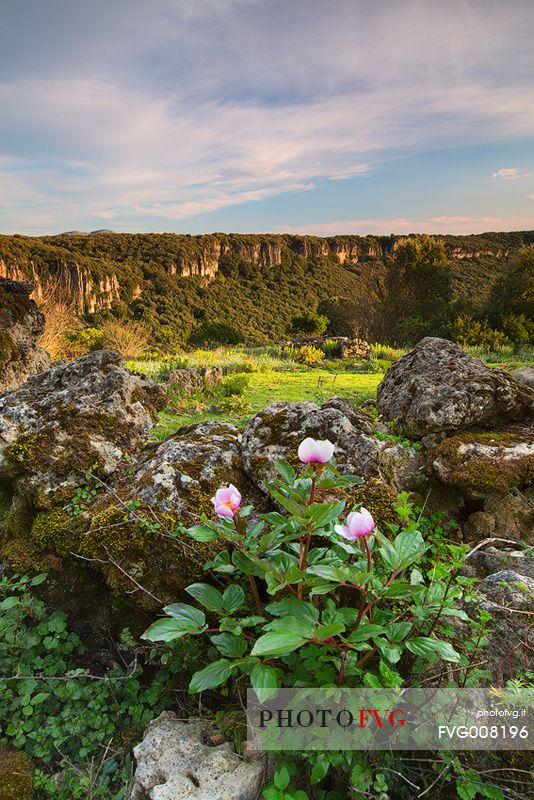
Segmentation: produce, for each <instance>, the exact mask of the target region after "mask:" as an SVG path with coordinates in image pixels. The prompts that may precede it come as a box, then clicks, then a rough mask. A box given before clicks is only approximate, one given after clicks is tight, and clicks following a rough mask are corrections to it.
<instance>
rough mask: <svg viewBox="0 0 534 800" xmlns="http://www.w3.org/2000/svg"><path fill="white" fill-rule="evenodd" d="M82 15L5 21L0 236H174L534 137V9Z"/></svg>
mask: <svg viewBox="0 0 534 800" xmlns="http://www.w3.org/2000/svg"><path fill="white" fill-rule="evenodd" d="M28 4H29V5H33V6H35V8H36V9H37V10H38V9H39V6H40V4H39V3H36V0H28ZM15 5H16V4H15ZM75 7H76V4H68V3H65V4H64V9H63V10H64V13H63V15H60V14H59V13H57V14H56V15H54V14H53V13H52V16H51V17H50V18H49V16H50V15H45V17H46V19H45V22H46V25H47V27H46V31H47V33H46V36H45V37H44V39H43V37H40V36H36V37H33V36H30V34H29V33H27V26H26V24H25V22H24V15H22V12H20V14H21V15H22V16H20V18H19V19H18V25H15V22H17V13H19V12H18V11H17V9H16V8H15V7H14V9H13V12H12V14H11V15H10V18H11V17H12V18H13V19H14V23H13V24H14V25H15V27H14V28H13V29H12V31H11V35H10V33H9V31H8V32H7V33H6V34H5V35H4V40H5V45H6V47H7V51H3V52H2V53H0V74H2V75H3V82H0V108H2V139H1V142H0V173H1V180H0V217H1V221H0V226H1V228H2V229H4V230H13V229H16V227H19V226H21V227H24V221H25V220H30V212H31V219H32V220H33V219H46V220H48V222H47V225H50V226H52V228H54V227H55V229H63V228H78V227H90V221H91V220H97V219H99V218H105V219H107V220H108V222H109V225H110V227H115V228H117V229H118V230H120V229H131V228H132V226H135V225H139V224H140V220H141V219H144V220H145V221H146V224H147V225H154V226H159V227H165V226H166V225H170V226H172V224H173V223H174V222H175V221H176V220H183V219H194V218H195V217H199V216H202V215H203V214H208V213H211V212H213V211H217V210H222V209H224V208H230V207H235V206H238V205H245V204H252V203H259V202H261V201H262V200H267V199H269V198H274V197H276V196H277V195H280V196H281V195H284V194H289V193H294V192H302V191H312V190H313V189H314V187H317V186H319V185H321V183H322V182H323V181H324V182H325V183H326V185H327V186H328V187H329V191H330V193H331V194H332V193H333V192H334V191H340V192H341V191H344V190H345V191H346V187H341V186H339V187H335V185H334V184H335V182H340V181H350V180H352V179H355V178H359V177H362V176H367V175H368V176H369V181H362V182H361V183H360V185H359V191H362V192H363V191H365V189H366V188H367V185H368V184H369V183H371V179H372V178H373V176H374V175H375V174H376V173H377V172H378V170H377V167H378V166H380V167H383V166H384V165H387V163H388V161H390V160H393V159H398V158H399V157H402V156H403V155H406V154H408V153H411V154H413V153H427V152H431V151H436V150H439V149H440V148H441V149H445V148H450V149H451V150H453V149H454V147H456V146H457V147H459V148H463V147H469V146H473V145H476V146H477V147H479V146H481V145H483V144H491V143H495V142H498V143H500V144H502V143H503V142H504V143H506V142H514V143H515V142H516V141H517V140H519V139H521V138H525V139H528V138H529V137H532V136H533V135H534V102H532V100H534V98H532V84H531V82H529V80H528V75H529V72H528V70H529V69H530V68H531V65H530V56H529V53H530V50H529V49H528V47H527V46H526V45H527V44H528V37H529V30H530V28H529V25H528V24H527V23H528V21H529V18H530V17H531V12H529V9H528V4H524V6H523V5H522V4H518V7H517V9H516V10H515V12H514V14H509V13H508V11H507V9H505V8H503V6H502V5H501V4H500V3H498V2H497V0H484V2H482V1H481V0H470V2H469V3H465V2H463V0H450V2H449V3H446V4H441V5H440V4H424V3H421V2H420V0H406V2H405V3H403V4H398V3H397V2H388V0H384V7H383V8H382V9H380V10H378V11H377V10H373V9H372V8H371V6H370V5H369V4H367V3H365V2H363V0H332V3H331V4H328V8H327V7H326V6H322V5H321V4H314V3H310V2H309V0H294V2H293V3H290V4H287V3H284V2H281V0H261V1H260V0H198V2H194V0H184V2H183V3H174V2H172V3H169V2H168V0H154V2H153V3H152V4H150V7H149V5H147V4H146V3H144V2H142V1H141V0H128V2H126V0H115V2H114V3H113V4H112V9H111V10H110V13H109V15H108V13H107V12H104V3H103V0H95V2H94V5H92V7H91V13H89V12H84V16H83V24H80V20H79V18H78V17H79V15H80V13H81V12H80V11H79V10H78V11H76V9H75ZM77 15H78V16H77ZM8 22H9V20H8ZM19 29H20V31H19ZM474 29H476V30H477V32H478V34H477V37H476V39H475V40H473V36H472V31H473V30H474ZM17 31H19V33H18V39H17V37H16V35H15V34H16V33H17ZM23 32H24V35H22V33H23ZM66 33H68V35H66ZM140 33H142V36H139V34H140ZM422 33H424V34H425V35H422ZM136 34H137V36H136ZM54 37H55V38H54ZM134 38H135V41H139V45H136V46H135V47H133V46H132V41H133V40H134ZM95 43H97V44H98V54H99V58H98V61H96V60H95V57H94V53H95ZM523 45H525V46H523ZM10 47H14V48H15V52H14V54H13V57H11V58H10V56H9V48H10ZM42 48H44V50H46V53H44V52H43V51H42ZM15 56H16V58H15ZM2 59H3V60H4V64H2ZM13 63H16V64H17V74H16V75H13V74H12V71H11V65H12V64H13ZM2 66H4V67H5V69H1V68H2ZM66 75H68V76H69V77H68V78H66V77H65V76H66ZM531 98H532V99H531ZM510 172H512V173H514V174H511V175H510V174H508V175H506V174H505V173H510ZM515 173H517V174H515ZM524 174H525V173H521V172H520V170H518V169H517V168H515V167H514V168H502V169H500V170H498V171H497V172H495V173H494V176H495V177H498V178H500V179H502V180H512V179H515V178H519V177H523V175H524ZM330 181H332V182H334V184H330V183H329V182H330ZM405 199H406V196H405V194H403V193H401V194H400V195H399V200H398V207H399V208H401V207H402V204H403V203H404V202H405ZM378 213H379V214H380V213H381V212H378ZM401 213H402V212H401ZM399 216H401V214H399ZM30 224H31V223H30V222H29V221H28V223H27V226H29V225H30ZM36 224H38V223H36ZM27 226H26V227H27Z"/></svg>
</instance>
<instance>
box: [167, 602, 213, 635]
mask: <svg viewBox="0 0 534 800" xmlns="http://www.w3.org/2000/svg"><path fill="white" fill-rule="evenodd" d="M163 611H164V612H165V614H167V615H168V616H169V617H173V619H177V620H180V622H182V623H183V624H184V625H188V626H189V627H190V628H191V630H193V629H195V628H202V627H203V626H204V625H205V624H206V615H205V614H204V612H203V611H201V610H200V609H199V608H195V606H189V605H187V603H171V605H170V606H165V608H164V609H163Z"/></svg>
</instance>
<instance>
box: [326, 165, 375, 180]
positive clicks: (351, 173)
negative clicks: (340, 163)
mask: <svg viewBox="0 0 534 800" xmlns="http://www.w3.org/2000/svg"><path fill="white" fill-rule="evenodd" d="M370 169H371V168H370V166H369V164H356V165H355V166H353V167H348V168H347V169H343V170H340V171H339V172H335V173H334V174H333V175H330V180H331V181H346V180H349V179H350V178H356V177H357V176H358V175H367V173H368V172H369V170H370Z"/></svg>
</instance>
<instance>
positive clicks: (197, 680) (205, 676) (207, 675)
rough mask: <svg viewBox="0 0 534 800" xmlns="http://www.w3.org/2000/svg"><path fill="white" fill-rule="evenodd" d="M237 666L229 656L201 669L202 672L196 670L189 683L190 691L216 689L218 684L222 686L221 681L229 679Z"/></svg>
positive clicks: (192, 692)
mask: <svg viewBox="0 0 534 800" xmlns="http://www.w3.org/2000/svg"><path fill="white" fill-rule="evenodd" d="M235 666H236V665H235V664H232V662H231V661H228V659H227V658H220V659H219V660H218V661H213V662H212V663H211V664H208V666H207V667H204V669H201V670H200V672H195V674H194V675H193V677H192V678H191V682H190V683H189V691H190V692H191V694H197V693H198V692H203V691H205V689H214V688H215V687H216V686H220V685H221V683H225V682H226V681H227V680H228V678H229V677H230V675H231V674H232V670H233V669H234V667H235Z"/></svg>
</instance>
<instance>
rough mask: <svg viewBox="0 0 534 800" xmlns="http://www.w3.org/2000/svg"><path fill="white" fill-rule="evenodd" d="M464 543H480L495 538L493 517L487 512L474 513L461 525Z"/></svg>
mask: <svg viewBox="0 0 534 800" xmlns="http://www.w3.org/2000/svg"><path fill="white" fill-rule="evenodd" d="M463 532H464V539H465V541H466V542H481V541H483V540H484V539H489V538H490V537H491V536H495V517H494V516H493V515H492V514H488V512H487V511H474V512H473V513H472V514H470V515H469V516H468V518H467V519H466V521H465V522H464V524H463Z"/></svg>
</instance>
